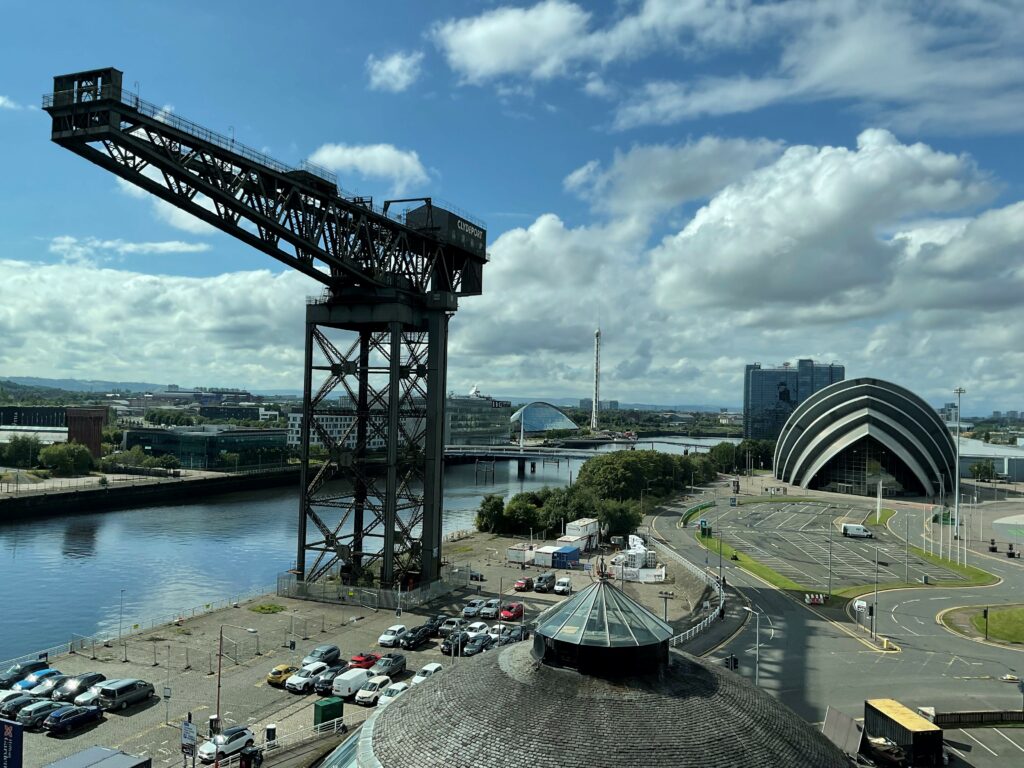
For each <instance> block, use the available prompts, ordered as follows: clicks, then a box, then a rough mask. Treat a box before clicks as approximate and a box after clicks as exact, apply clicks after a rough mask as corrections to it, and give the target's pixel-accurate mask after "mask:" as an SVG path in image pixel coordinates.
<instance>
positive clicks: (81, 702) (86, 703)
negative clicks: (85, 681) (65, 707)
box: [74, 680, 121, 707]
mask: <svg viewBox="0 0 1024 768" xmlns="http://www.w3.org/2000/svg"><path fill="white" fill-rule="evenodd" d="M119 682H121V681H120V680H104V681H103V682H102V683H96V685H94V686H92V687H91V688H90V689H89V690H88V691H86V692H85V693H80V694H78V695H77V696H75V701H74V704H75V706H76V707H98V706H99V702H98V701H97V699H98V698H99V696H100V688H102V687H103V686H104V685H110V684H111V683H119Z"/></svg>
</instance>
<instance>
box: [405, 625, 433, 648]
mask: <svg viewBox="0 0 1024 768" xmlns="http://www.w3.org/2000/svg"><path fill="white" fill-rule="evenodd" d="M429 639H430V627H428V626H427V625H426V624H424V625H423V626H422V627H413V628H412V629H407V630H405V632H403V633H402V635H401V636H400V637H399V638H398V647H399V648H404V649H405V650H407V651H411V650H413V649H414V648H419V647H420V646H421V645H423V644H424V643H425V642H427V640H429Z"/></svg>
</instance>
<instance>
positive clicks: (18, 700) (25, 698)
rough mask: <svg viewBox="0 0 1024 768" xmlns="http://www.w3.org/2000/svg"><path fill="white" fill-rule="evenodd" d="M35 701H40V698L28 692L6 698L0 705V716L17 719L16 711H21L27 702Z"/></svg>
mask: <svg viewBox="0 0 1024 768" xmlns="http://www.w3.org/2000/svg"><path fill="white" fill-rule="evenodd" d="M37 701H42V699H40V698H39V697H38V696H32V695H30V694H28V693H23V694H21V695H20V696H15V697H14V698H13V699H8V700H7V701H5V702H4V703H3V704H2V705H0V717H5V718H7V719H8V720H17V719H18V713H19V712H21V710H22V709H23V708H24V707H27V706H28V705H29V704H33V703H35V702H37Z"/></svg>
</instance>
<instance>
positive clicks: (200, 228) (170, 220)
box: [116, 166, 217, 235]
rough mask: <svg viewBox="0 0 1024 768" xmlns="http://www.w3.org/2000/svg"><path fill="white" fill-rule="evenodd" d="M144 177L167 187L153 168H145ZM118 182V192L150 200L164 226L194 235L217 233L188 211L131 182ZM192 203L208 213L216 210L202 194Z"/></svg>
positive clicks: (121, 180) (119, 180)
mask: <svg viewBox="0 0 1024 768" xmlns="http://www.w3.org/2000/svg"><path fill="white" fill-rule="evenodd" d="M142 175H144V176H146V177H148V178H150V179H152V180H153V181H156V182H157V183H159V184H160V185H161V186H164V187H166V186H167V184H166V182H165V181H164V177H163V176H162V175H161V173H160V172H159V171H158V170H157V169H155V168H153V167H152V166H149V167H147V168H145V169H144V170H143V171H142ZM116 181H117V188H118V190H119V191H121V192H123V193H124V194H126V195H128V196H129V197H134V198H136V199H138V200H149V202H150V205H152V207H153V215H154V216H155V217H156V218H157V219H159V220H160V221H162V222H163V223H164V224H168V225H170V226H172V227H174V228H175V229H180V230H181V231H182V232H188V233H190V234H193V235H212V234H213V233H214V232H216V231H217V228H216V227H214V226H211V225H210V224H207V223H206V222H205V221H203V220H202V219H199V218H197V217H195V216H193V215H192V214H191V213H189V212H188V211H186V210H184V209H182V208H179V207H178V206H176V205H172V204H171V203H168V202H167V201H166V200H163V199H162V198H159V197H157V196H156V195H154V194H152V193H150V192H147V191H146V190H145V189H142V187H137V186H136V185H134V184H132V183H131V182H130V181H125V180H124V179H122V178H118V179H116ZM192 202H193V203H195V204H196V205H199V206H201V207H203V208H205V209H206V210H208V211H213V210H214V205H213V200H211V199H210V198H208V197H207V196H206V195H204V194H202V193H201V192H200V193H197V194H196V195H195V196H194V197H193V198H192Z"/></svg>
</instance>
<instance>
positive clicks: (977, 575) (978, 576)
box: [910, 546, 999, 587]
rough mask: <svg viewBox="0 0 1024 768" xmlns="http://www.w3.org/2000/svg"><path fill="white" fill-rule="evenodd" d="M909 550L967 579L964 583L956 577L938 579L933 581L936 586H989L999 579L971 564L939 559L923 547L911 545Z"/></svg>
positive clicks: (926, 560)
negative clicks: (959, 563) (953, 578)
mask: <svg viewBox="0 0 1024 768" xmlns="http://www.w3.org/2000/svg"><path fill="white" fill-rule="evenodd" d="M910 551H911V552H913V553H914V554H915V555H917V556H918V557H920V558H921V559H922V560H924V561H925V562H928V563H931V564H932V565H937V566H939V567H941V568H945V569H946V570H948V571H953V572H954V573H958V574H960V576H962V577H963V579H964V580H966V581H967V583H966V584H964V583H963V581H961V580H959V579H957V580H952V579H949V580H945V579H940V580H939V581H936V582H933V583H934V584H937V585H938V586H941V587H963V586H968V587H987V586H989V585H991V584H995V583H996V582H998V581H999V577H998V576H995V575H994V574H991V573H989V572H988V571H983V570H981V568H975V567H974V566H973V565H957V564H956V563H951V562H949V560H944V559H941V558H939V557H938V556H937V555H932V554H929V553H928V552H925V551H924V550H923V549H919V548H918V547H915V546H911V547H910Z"/></svg>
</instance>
